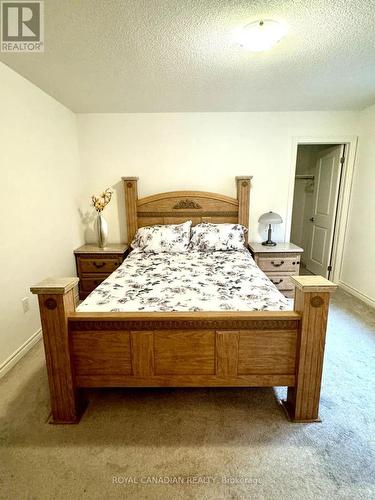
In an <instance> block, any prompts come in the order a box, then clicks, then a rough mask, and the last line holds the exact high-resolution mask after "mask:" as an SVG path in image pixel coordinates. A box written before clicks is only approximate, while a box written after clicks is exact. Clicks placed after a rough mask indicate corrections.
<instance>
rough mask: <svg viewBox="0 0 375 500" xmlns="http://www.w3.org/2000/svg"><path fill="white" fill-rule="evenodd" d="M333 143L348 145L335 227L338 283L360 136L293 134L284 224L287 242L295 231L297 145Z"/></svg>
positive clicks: (334, 278)
mask: <svg viewBox="0 0 375 500" xmlns="http://www.w3.org/2000/svg"><path fill="white" fill-rule="evenodd" d="M323 144H332V146H335V145H342V144H345V146H346V148H345V162H344V164H343V166H342V174H341V175H342V181H341V187H340V192H339V198H338V205H337V216H336V226H335V227H336V229H335V237H334V241H333V248H332V259H331V262H332V268H333V272H332V274H331V276H330V279H331V280H332V281H333V282H334V283H339V281H340V277H341V270H342V262H343V257H344V247H345V243H346V234H347V226H348V216H349V208H350V201H351V193H352V185H353V175H354V165H355V157H356V152H357V144H358V136H356V135H349V136H348V135H335V136H294V137H293V138H292V148H291V166H290V175H289V187H288V205H287V217H286V224H285V234H284V238H285V241H290V233H291V230H292V210H293V198H294V183H295V173H296V163H297V149H298V146H303V145H305V146H312V145H323Z"/></svg>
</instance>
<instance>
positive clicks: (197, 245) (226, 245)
mask: <svg viewBox="0 0 375 500" xmlns="http://www.w3.org/2000/svg"><path fill="white" fill-rule="evenodd" d="M245 233H247V229H246V227H244V226H241V224H229V223H226V224H211V223H209V222H202V223H201V224H197V225H196V226H195V227H193V230H192V236H191V240H190V245H189V249H190V250H198V251H200V252H207V251H213V250H243V249H244V248H245Z"/></svg>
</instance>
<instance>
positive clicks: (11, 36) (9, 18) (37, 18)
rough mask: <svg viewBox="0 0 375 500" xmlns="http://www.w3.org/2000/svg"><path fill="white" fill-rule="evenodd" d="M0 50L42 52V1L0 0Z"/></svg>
mask: <svg viewBox="0 0 375 500" xmlns="http://www.w3.org/2000/svg"><path fill="white" fill-rule="evenodd" d="M1 52H44V3H43V2H42V1H40V2H34V1H31V0H24V1H20V2H17V1H16V2H15V1H13V2H10V1H8V2H7V1H3V2H1Z"/></svg>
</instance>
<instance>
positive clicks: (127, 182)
mask: <svg viewBox="0 0 375 500" xmlns="http://www.w3.org/2000/svg"><path fill="white" fill-rule="evenodd" d="M138 179H139V178H138V177H123V178H122V180H123V182H124V192H125V210H126V222H127V231H128V242H129V244H130V243H131V241H132V240H133V238H134V236H135V233H136V231H137V229H138V224H137V201H138V186H137V184H138Z"/></svg>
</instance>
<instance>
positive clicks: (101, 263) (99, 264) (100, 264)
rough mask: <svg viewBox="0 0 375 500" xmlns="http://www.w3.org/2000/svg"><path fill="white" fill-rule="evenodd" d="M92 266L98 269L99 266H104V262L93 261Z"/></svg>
mask: <svg viewBox="0 0 375 500" xmlns="http://www.w3.org/2000/svg"><path fill="white" fill-rule="evenodd" d="M94 266H95V267H96V269H100V268H101V267H104V266H105V262H94Z"/></svg>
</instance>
